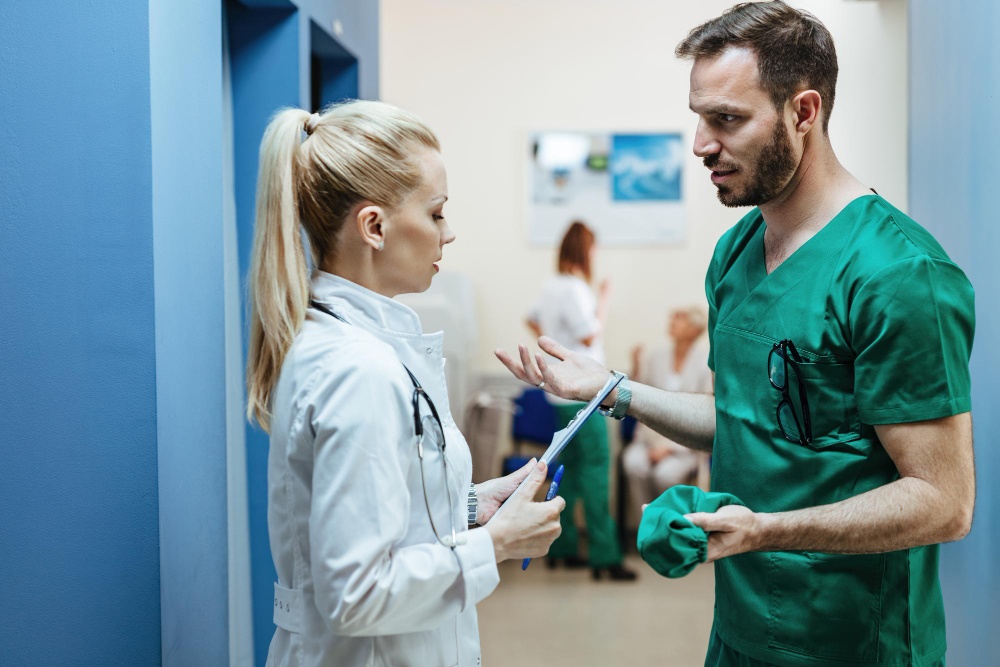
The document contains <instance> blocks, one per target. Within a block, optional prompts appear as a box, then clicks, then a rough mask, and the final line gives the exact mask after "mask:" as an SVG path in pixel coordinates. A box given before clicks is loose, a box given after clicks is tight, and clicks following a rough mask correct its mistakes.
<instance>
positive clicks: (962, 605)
mask: <svg viewBox="0 0 1000 667" xmlns="http://www.w3.org/2000/svg"><path fill="white" fill-rule="evenodd" d="M909 11H910V35H909V41H910V105H909V108H910V184H909V188H910V212H911V214H912V215H913V217H914V218H915V219H916V220H917V221H918V222H920V223H921V224H923V225H924V226H926V227H927V228H928V229H929V230H930V231H931V232H932V233H933V234H934V235H935V237H937V239H938V240H939V241H940V242H941V244H942V245H943V246H944V247H945V249H946V250H947V251H948V253H949V254H950V255H951V257H952V258H953V259H954V260H955V261H956V262H957V263H958V264H959V265H960V266H961V267H962V268H963V269H964V270H965V271H966V273H967V274H968V276H969V278H970V280H971V281H972V284H973V286H974V287H975V288H976V342H975V347H974V349H973V353H972V416H973V423H974V429H975V440H976V474H977V478H978V479H977V482H978V498H977V501H976V515H975V520H974V522H973V526H972V532H971V533H970V535H969V536H968V537H967V538H966V539H965V540H963V541H961V542H959V543H957V544H950V545H945V546H944V547H943V548H942V551H941V580H942V586H943V588H944V596H945V608H946V611H947V623H948V647H949V650H948V664H955V665H990V664H995V663H996V660H997V658H996V656H997V655H998V654H1000V638H998V636H997V634H996V628H997V624H998V623H1000V595H998V594H997V593H998V591H1000V574H998V573H997V567H996V564H997V551H998V549H1000V450H998V449H997V447H996V443H997V442H998V441H1000V413H998V412H997V410H996V408H995V405H996V402H997V398H998V397H1000V347H998V345H997V341H1000V296H998V292H997V286H998V285H1000V262H998V261H997V256H998V255H1000V226H998V225H997V221H996V219H997V205H996V196H995V193H996V189H997V184H996V180H997V179H996V175H995V169H994V168H993V163H994V161H995V156H996V155H998V154H1000V126H998V125H997V123H996V121H995V119H994V116H995V113H994V111H993V109H994V108H995V104H996V101H997V100H998V99H1000V49H998V48H997V46H996V39H995V34H994V33H995V28H996V26H997V25H1000V5H998V4H997V3H996V2H994V0H967V1H965V2H962V3H940V2H933V1H931V0H914V1H913V2H911V3H910V10H909Z"/></svg>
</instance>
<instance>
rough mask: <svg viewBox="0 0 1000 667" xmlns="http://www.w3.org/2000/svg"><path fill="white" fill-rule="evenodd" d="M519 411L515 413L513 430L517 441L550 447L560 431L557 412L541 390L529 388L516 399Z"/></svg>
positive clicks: (515, 402)
mask: <svg viewBox="0 0 1000 667" xmlns="http://www.w3.org/2000/svg"><path fill="white" fill-rule="evenodd" d="M514 404H515V406H516V407H517V411H516V412H515V413H514V418H513V420H512V425H511V429H512V431H513V433H512V436H513V438H514V440H515V442H516V441H519V440H520V441H527V442H534V443H538V444H540V445H543V446H548V444H549V442H551V441H552V434H553V433H555V432H556V431H557V430H559V427H558V425H557V423H556V421H557V420H556V411H555V408H553V407H552V404H551V403H549V402H548V401H547V400H546V398H545V392H544V391H543V390H541V389H535V388H533V387H532V388H528V389H525V390H524V391H523V392H521V395H520V396H518V397H517V398H516V399H514Z"/></svg>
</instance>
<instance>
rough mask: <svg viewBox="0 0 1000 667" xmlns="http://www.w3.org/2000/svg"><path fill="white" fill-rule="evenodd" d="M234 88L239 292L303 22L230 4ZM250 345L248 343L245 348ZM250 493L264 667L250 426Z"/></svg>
mask: <svg viewBox="0 0 1000 667" xmlns="http://www.w3.org/2000/svg"><path fill="white" fill-rule="evenodd" d="M227 18H228V21H229V48H230V53H231V63H232V82H233V146H234V152H235V159H234V174H233V175H234V181H235V183H234V185H235V190H236V225H237V237H238V247H239V265H240V284H241V285H243V284H246V277H247V272H248V268H249V265H250V249H251V244H252V242H253V223H254V200H255V196H256V188H257V166H258V162H257V154H258V151H259V149H260V140H261V138H262V137H263V136H264V129H265V128H266V127H267V122H268V120H269V119H270V117H271V115H272V114H273V113H274V112H275V111H276V110H277V109H278V108H279V107H282V106H299V105H301V104H302V103H303V100H301V99H300V98H299V94H300V93H299V16H298V15H297V14H296V13H295V12H294V11H291V10H284V9H256V8H247V7H243V6H242V5H239V4H237V3H234V2H231V3H230V4H229V8H228V12H227ZM246 340H248V337H244V341H246ZM246 429H247V432H246V444H247V457H246V459H247V488H248V492H249V505H248V511H249V521H250V576H251V586H252V589H253V603H254V604H253V635H254V653H255V655H256V660H257V664H258V665H263V664H264V661H265V658H266V657H267V648H268V645H269V644H270V641H271V636H272V635H273V634H274V623H273V622H272V616H273V613H274V609H273V606H272V604H271V601H272V599H273V597H274V582H275V581H276V580H277V575H276V574H275V570H274V563H273V561H272V560H271V546H270V542H269V541H268V532H267V453H268V438H267V434H266V433H264V432H263V431H261V430H260V429H258V428H256V427H254V426H252V425H249V424H248V425H247V427H246Z"/></svg>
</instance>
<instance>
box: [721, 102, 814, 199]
mask: <svg viewBox="0 0 1000 667" xmlns="http://www.w3.org/2000/svg"><path fill="white" fill-rule="evenodd" d="M704 162H705V166H706V167H708V168H709V169H714V168H715V167H716V166H717V165H718V163H719V156H718V154H716V155H709V156H708V157H706V158H705V160H704ZM797 166H798V165H797V163H796V162H795V155H794V154H793V153H792V143H791V142H790V141H789V140H788V133H787V132H786V131H785V126H784V124H783V123H782V122H781V119H780V118H779V119H778V120H777V121H776V122H775V124H774V132H773V133H772V134H771V140H770V141H769V142H768V143H767V144H766V145H765V146H764V147H763V148H762V149H761V150H760V152H759V153H758V154H757V156H756V157H755V158H754V159H753V161H752V162H751V166H750V169H749V170H748V171H746V170H743V169H741V170H740V171H745V173H747V174H748V175H749V177H750V182H749V183H748V184H747V185H746V186H745V187H744V188H743V189H742V190H739V191H734V190H733V189H732V188H730V187H729V186H727V185H723V184H719V185H716V187H717V188H718V192H716V195H718V197H719V201H720V202H722V203H723V205H725V206H729V207H731V208H736V207H739V206H760V205H761V204H766V203H767V202H769V201H771V200H772V199H774V198H775V196H777V194H778V193H779V192H781V189H782V188H784V187H785V184H787V183H788V180H789V179H790V178H791V177H792V174H794V173H795V169H796V167H797ZM718 171H729V170H728V169H720V170H718Z"/></svg>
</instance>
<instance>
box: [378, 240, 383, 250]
mask: <svg viewBox="0 0 1000 667" xmlns="http://www.w3.org/2000/svg"><path fill="white" fill-rule="evenodd" d="M383 250H385V239H382V240H381V241H379V242H378V251H379V252H382V251H383Z"/></svg>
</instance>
